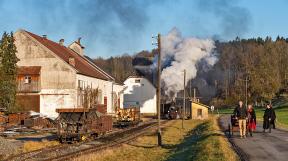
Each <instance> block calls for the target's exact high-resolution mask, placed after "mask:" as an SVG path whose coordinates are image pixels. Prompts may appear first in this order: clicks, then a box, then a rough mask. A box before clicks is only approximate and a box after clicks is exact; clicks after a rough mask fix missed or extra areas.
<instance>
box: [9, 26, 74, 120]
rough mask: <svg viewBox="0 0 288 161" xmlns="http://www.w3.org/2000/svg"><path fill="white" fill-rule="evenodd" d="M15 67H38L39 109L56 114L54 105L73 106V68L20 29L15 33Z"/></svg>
mask: <svg viewBox="0 0 288 161" xmlns="http://www.w3.org/2000/svg"><path fill="white" fill-rule="evenodd" d="M14 37H15V45H16V47H17V53H16V55H17V57H18V58H19V59H20V61H19V62H18V63H17V65H18V66H41V74H40V84H41V87H40V88H41V90H40V92H39V93H38V94H39V95H40V112H41V113H43V114H46V115H48V116H52V117H55V116H57V113H56V112H55V109H56V108H60V107H63V108H65V107H67V108H70V107H74V106H75V105H76V102H77V100H76V98H77V97H76V92H77V91H76V71H75V70H74V69H73V68H72V67H71V66H70V65H69V64H67V63H65V62H64V61H62V59H60V58H58V57H57V56H55V55H54V54H53V53H52V52H51V51H49V50H48V49H47V48H46V47H45V46H43V45H41V44H40V43H38V42H36V41H35V40H33V38H31V37H30V36H29V35H27V34H26V33H24V32H22V31H17V32H16V33H15V34H14Z"/></svg>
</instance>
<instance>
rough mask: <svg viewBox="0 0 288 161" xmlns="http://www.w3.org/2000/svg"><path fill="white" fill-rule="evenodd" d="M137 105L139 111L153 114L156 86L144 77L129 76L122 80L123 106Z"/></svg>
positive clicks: (148, 114)
mask: <svg viewBox="0 0 288 161" xmlns="http://www.w3.org/2000/svg"><path fill="white" fill-rule="evenodd" d="M131 106H138V107H140V113H141V114H142V115H146V116H155V115H156V114H157V110H156V88H155V87H154V86H153V84H152V83H150V82H149V81H148V80H147V79H146V78H144V77H139V76H130V77H128V78H127V79H126V80H125V81H124V108H125V107H131Z"/></svg>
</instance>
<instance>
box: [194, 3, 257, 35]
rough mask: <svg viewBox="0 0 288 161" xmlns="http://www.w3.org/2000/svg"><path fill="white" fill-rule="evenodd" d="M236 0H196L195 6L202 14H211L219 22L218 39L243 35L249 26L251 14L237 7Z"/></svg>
mask: <svg viewBox="0 0 288 161" xmlns="http://www.w3.org/2000/svg"><path fill="white" fill-rule="evenodd" d="M237 2H238V0H197V2H196V5H197V7H198V8H199V10H201V11H202V12H205V13H211V14H213V15H214V16H215V17H216V18H217V19H219V20H220V21H219V22H220V24H219V26H220V28H222V33H220V35H215V37H216V38H217V39H219V38H220V37H226V38H235V37H236V36H242V35H243V34H245V33H246V32H247V31H248V30H249V27H250V24H251V17H252V16H251V14H250V12H249V10H248V9H246V8H243V7H240V6H237Z"/></svg>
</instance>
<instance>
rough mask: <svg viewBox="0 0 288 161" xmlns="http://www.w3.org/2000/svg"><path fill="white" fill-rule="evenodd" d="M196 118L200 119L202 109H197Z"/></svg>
mask: <svg viewBox="0 0 288 161" xmlns="http://www.w3.org/2000/svg"><path fill="white" fill-rule="evenodd" d="M197 117H202V109H197Z"/></svg>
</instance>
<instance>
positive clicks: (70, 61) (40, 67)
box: [14, 30, 123, 117]
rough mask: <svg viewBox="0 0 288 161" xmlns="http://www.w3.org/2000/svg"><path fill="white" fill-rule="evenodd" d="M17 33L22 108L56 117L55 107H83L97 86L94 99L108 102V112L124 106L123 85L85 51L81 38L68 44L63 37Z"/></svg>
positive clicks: (15, 35) (18, 80) (18, 99)
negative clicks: (53, 38)
mask: <svg viewBox="0 0 288 161" xmlns="http://www.w3.org/2000/svg"><path fill="white" fill-rule="evenodd" d="M14 37H15V45H16V47H17V53H16V55H17V57H18V58H19V59H20V61H19V62H18V63H17V65H18V68H19V69H18V77H17V82H18V91H17V102H18V105H19V107H20V108H21V110H23V111H29V110H33V111H36V112H40V113H43V114H46V115H48V116H51V117H57V113H56V111H55V110H56V108H82V107H83V104H84V90H85V89H87V88H90V89H98V97H97V100H95V102H97V103H98V104H106V106H107V112H108V113H114V112H115V108H116V107H115V106H122V102H123V86H122V85H121V84H117V83H114V82H115V80H114V78H113V77H112V76H110V75H109V74H107V73H106V72H104V71H103V70H102V69H100V68H99V67H98V66H97V65H95V64H94V63H93V62H92V61H91V60H90V59H89V58H88V57H86V56H85V55H84V47H83V46H82V45H81V42H80V39H78V40H77V41H75V42H73V43H72V44H70V45H69V46H68V47H66V46H64V39H61V40H60V41H59V42H58V43H56V42H53V41H51V40H49V39H48V38H47V36H45V35H43V36H38V35H35V34H33V33H31V32H28V31H25V30H18V31H17V32H16V33H15V34H14Z"/></svg>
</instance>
